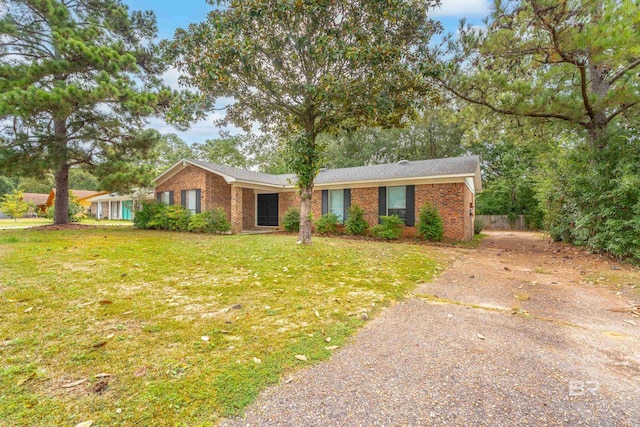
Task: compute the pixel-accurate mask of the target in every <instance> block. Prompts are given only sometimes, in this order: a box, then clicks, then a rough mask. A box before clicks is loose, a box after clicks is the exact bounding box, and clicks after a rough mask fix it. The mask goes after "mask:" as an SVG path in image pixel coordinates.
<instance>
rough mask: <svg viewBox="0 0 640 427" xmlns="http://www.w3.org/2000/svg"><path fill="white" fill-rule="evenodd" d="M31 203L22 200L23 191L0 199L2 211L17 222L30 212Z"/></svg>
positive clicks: (17, 191) (14, 191) (11, 193)
mask: <svg viewBox="0 0 640 427" xmlns="http://www.w3.org/2000/svg"><path fill="white" fill-rule="evenodd" d="M29 207H30V206H29V203H27V202H25V201H24V200H23V199H22V191H19V190H13V191H12V192H10V193H7V194H5V195H4V196H2V197H1V198H0V211H2V212H3V213H4V214H6V215H9V216H10V217H11V218H13V219H15V220H17V219H18V218H22V217H23V216H24V214H26V213H27V212H28V211H29Z"/></svg>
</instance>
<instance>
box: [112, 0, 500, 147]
mask: <svg viewBox="0 0 640 427" xmlns="http://www.w3.org/2000/svg"><path fill="white" fill-rule="evenodd" d="M124 3H126V4H127V5H128V6H129V8H130V9H131V10H153V11H154V12H155V14H156V17H157V20H158V36H159V38H160V39H169V38H172V37H173V34H174V32H175V30H176V29H177V28H186V27H187V26H188V25H189V24H190V23H194V22H201V21H204V20H205V19H206V17H207V13H208V12H209V11H210V10H211V9H212V6H210V5H209V4H208V3H207V2H206V1H205V0H124ZM490 4H491V1H490V0H442V1H441V5H440V7H439V8H438V9H437V10H434V11H433V12H432V13H431V17H432V18H434V19H436V20H438V21H440V22H441V23H442V25H443V27H444V29H445V31H444V32H445V33H453V34H455V33H456V29H457V28H458V24H459V22H460V19H462V18H465V19H466V20H467V21H468V22H469V23H470V24H472V25H482V19H483V18H484V17H485V16H487V15H488V14H489V11H490ZM178 77H179V73H178V72H177V70H175V69H170V70H168V71H167V72H166V73H165V74H164V75H163V78H164V80H165V82H166V83H167V84H168V85H170V86H171V87H173V88H176V89H179V85H178ZM220 114H224V113H216V115H218V116H219V115H220ZM215 118H217V117H214V116H213V115H212V116H210V117H209V118H208V120H206V121H202V122H198V123H194V124H193V125H192V126H191V127H190V129H189V130H187V131H186V132H181V131H178V130H176V129H175V128H173V127H172V126H170V125H168V124H167V123H165V122H163V121H162V120H160V119H152V120H150V121H149V127H151V128H154V129H157V130H158V131H160V132H161V133H163V134H167V133H175V134H177V135H178V136H179V137H180V138H182V139H183V140H184V141H186V142H187V143H189V144H192V143H194V142H199V143H201V142H204V141H205V140H207V139H213V138H216V137H217V136H218V135H219V134H220V131H221V130H226V131H229V132H230V133H232V134H237V133H240V132H241V131H240V130H239V129H236V128H233V127H228V128H223V129H219V128H217V127H216V126H215V125H214V124H213V120H214V119H215Z"/></svg>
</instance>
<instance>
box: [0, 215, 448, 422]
mask: <svg viewBox="0 0 640 427" xmlns="http://www.w3.org/2000/svg"><path fill="white" fill-rule="evenodd" d="M295 240H296V237H295V236H282V235H267V236H265V235H257V236H256V235H253V236H251V235H241V236H209V235H197V234H181V233H166V232H153V231H135V230H134V231H132V230H130V229H129V230H127V229H121V228H119V227H112V228H94V229H86V230H63V231H51V230H5V231H0V259H1V260H2V262H0V420H1V421H0V425H33V426H36V425H42V426H50V425H75V424H77V423H78V422H81V421H85V420H94V426H108V425H153V426H176V425H204V424H210V423H211V422H215V421H216V420H217V419H218V418H219V417H221V416H225V415H233V414H237V413H239V412H241V411H242V409H243V408H244V407H245V406H246V405H247V404H248V403H250V402H251V401H252V400H253V399H254V398H255V397H256V396H257V394H258V392H259V391H260V390H261V389H263V388H264V387H265V386H267V385H269V384H274V383H276V382H278V381H279V380H280V379H281V378H282V377H283V375H286V374H287V373H290V372H292V371H294V370H295V369H299V368H301V367H303V366H306V365H309V364H312V363H315V362H317V361H319V360H322V359H325V358H328V357H330V355H331V350H327V349H325V347H327V346H338V347H340V346H342V345H343V344H344V343H345V340H346V339H347V337H348V336H349V335H351V334H352V333H353V332H354V331H355V330H356V329H357V328H358V327H360V326H361V325H362V323H363V321H362V320H361V314H362V313H364V312H367V313H369V315H370V316H371V315H375V312H376V311H377V310H378V309H380V307H384V306H386V305H388V304H389V303H390V302H392V301H394V300H398V299H400V298H402V297H403V296H404V295H405V294H407V293H408V292H409V291H410V290H411V289H413V288H414V287H415V285H416V284H418V283H421V282H424V281H428V280H431V279H432V277H433V275H434V272H435V271H436V268H438V269H439V268H441V267H440V266H439V264H438V263H440V264H444V263H446V262H448V260H447V259H444V258H443V256H442V255H439V254H438V253H437V252H435V250H434V249H433V248H430V247H427V246H422V245H397V244H387V243H377V242H366V241H351V240H343V239H322V238H316V239H314V242H315V243H314V245H312V246H310V247H307V246H299V245H296V244H295ZM203 337H204V338H203ZM328 338H331V340H330V343H327V340H328ZM295 355H304V356H306V357H307V359H308V361H307V362H304V361H300V360H297V359H296V358H295ZM103 374H108V376H104V375H103ZM83 379H86V381H85V382H83V383H81V384H78V385H76V386H73V387H68V388H65V387H63V386H64V385H68V384H70V383H73V382H74V381H78V380H83ZM3 423H4V424H3Z"/></svg>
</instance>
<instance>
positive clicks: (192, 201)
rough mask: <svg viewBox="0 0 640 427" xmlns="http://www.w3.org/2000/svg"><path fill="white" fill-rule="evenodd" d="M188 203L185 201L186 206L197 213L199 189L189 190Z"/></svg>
mask: <svg viewBox="0 0 640 427" xmlns="http://www.w3.org/2000/svg"><path fill="white" fill-rule="evenodd" d="M186 193H187V203H185V207H186V208H187V209H189V210H190V211H191V213H192V214H194V213H197V212H196V209H197V204H196V200H197V198H196V197H197V190H187V191H186Z"/></svg>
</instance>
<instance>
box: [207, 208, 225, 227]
mask: <svg viewBox="0 0 640 427" xmlns="http://www.w3.org/2000/svg"><path fill="white" fill-rule="evenodd" d="M208 213H209V215H210V218H211V219H210V220H209V223H210V225H211V231H212V232H213V233H227V232H229V231H231V223H230V222H229V220H228V219H227V212H226V211H225V210H224V209H223V208H215V209H211V210H210V211H208Z"/></svg>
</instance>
